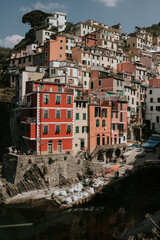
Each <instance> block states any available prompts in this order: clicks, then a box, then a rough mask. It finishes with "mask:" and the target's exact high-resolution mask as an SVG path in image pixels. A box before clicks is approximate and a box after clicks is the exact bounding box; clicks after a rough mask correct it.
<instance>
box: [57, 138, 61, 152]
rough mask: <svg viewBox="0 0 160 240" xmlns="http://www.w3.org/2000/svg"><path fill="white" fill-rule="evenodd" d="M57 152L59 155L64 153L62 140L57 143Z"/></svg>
mask: <svg viewBox="0 0 160 240" xmlns="http://www.w3.org/2000/svg"><path fill="white" fill-rule="evenodd" d="M57 151H58V152H59V153H61V152H62V141H61V140H59V141H58V143H57Z"/></svg>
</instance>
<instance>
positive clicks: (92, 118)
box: [88, 101, 111, 152]
mask: <svg viewBox="0 0 160 240" xmlns="http://www.w3.org/2000/svg"><path fill="white" fill-rule="evenodd" d="M88 126H89V134H88V150H89V151H90V152H92V151H93V150H94V149H95V148H96V147H97V146H100V145H106V144H107V145H109V144H111V105H109V102H103V101H100V102H99V104H98V103H91V104H89V106H88Z"/></svg>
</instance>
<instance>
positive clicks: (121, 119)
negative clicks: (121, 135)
mask: <svg viewBox="0 0 160 240" xmlns="http://www.w3.org/2000/svg"><path fill="white" fill-rule="evenodd" d="M120 121H121V122H122V121H123V113H120Z"/></svg>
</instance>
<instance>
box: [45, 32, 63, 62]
mask: <svg viewBox="0 0 160 240" xmlns="http://www.w3.org/2000/svg"><path fill="white" fill-rule="evenodd" d="M52 60H57V61H64V60H66V37H65V36H56V37H55V39H50V40H49V41H47V42H45V44H44V61H45V66H48V65H49V63H50V61H52Z"/></svg>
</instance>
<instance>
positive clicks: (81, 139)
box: [74, 89, 88, 155]
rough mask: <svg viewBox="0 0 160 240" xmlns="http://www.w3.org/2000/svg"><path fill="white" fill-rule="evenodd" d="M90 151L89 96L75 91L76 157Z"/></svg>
mask: <svg viewBox="0 0 160 240" xmlns="http://www.w3.org/2000/svg"><path fill="white" fill-rule="evenodd" d="M86 149H88V95H82V91H80V90H78V89H76V90H75V100H74V155H76V154H77V153H78V152H79V151H82V150H86Z"/></svg>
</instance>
